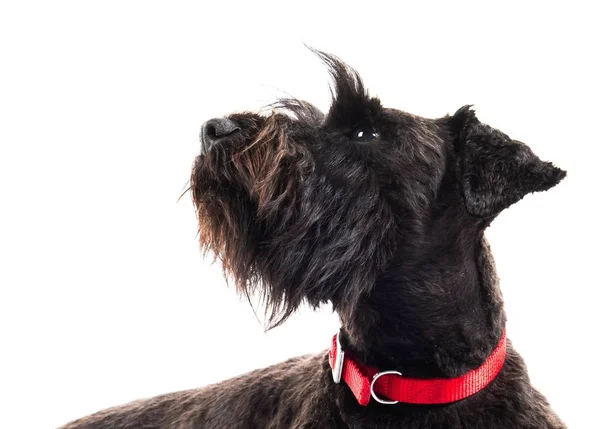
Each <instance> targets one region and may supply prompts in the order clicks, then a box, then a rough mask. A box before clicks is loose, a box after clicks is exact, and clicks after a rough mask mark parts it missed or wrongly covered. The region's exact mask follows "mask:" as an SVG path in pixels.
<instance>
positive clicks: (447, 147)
mask: <svg viewBox="0 0 600 429" xmlns="http://www.w3.org/2000/svg"><path fill="white" fill-rule="evenodd" d="M319 55H320V56H321V58H322V59H323V60H324V62H325V63H326V64H327V65H328V66H329V68H330V71H331V73H332V75H333V78H334V81H335V98H334V101H333V105H332V107H331V109H330V111H329V113H328V114H327V115H324V114H322V113H321V112H319V111H318V110H317V109H316V108H314V107H313V106H311V105H310V104H308V103H305V102H302V101H298V100H283V101H282V102H281V103H280V104H279V105H277V106H275V113H274V114H272V115H271V116H269V117H265V116H260V115H256V114H252V113H244V114H234V115H231V116H229V117H228V118H227V119H219V120H213V121H209V122H208V123H207V124H205V126H204V128H203V136H202V140H203V152H202V154H201V155H200V156H199V157H198V159H197V161H196V165H195V166H194V171H193V173H192V182H191V189H192V192H193V197H194V202H195V204H196V207H197V210H198V216H199V221H200V237H201V240H202V244H203V245H204V246H205V248H206V249H209V250H211V251H213V252H214V253H215V254H216V255H217V257H218V258H219V259H220V260H221V261H222V263H223V267H224V269H225V271H226V272H227V273H228V274H231V275H232V276H233V278H234V279H235V281H236V284H237V286H238V288H239V289H240V290H241V291H242V292H244V293H246V294H248V293H252V292H258V293H259V294H261V295H262V296H263V298H264V299H265V301H266V303H267V305H268V307H269V308H270V309H272V315H271V319H270V322H271V324H272V325H273V326H274V325H277V324H278V323H281V322H282V321H283V320H285V318H287V317H288V316H289V315H290V314H291V313H292V312H293V311H294V310H295V309H296V308H297V306H298V305H299V304H300V303H302V302H308V303H309V304H311V305H313V306H318V305H319V304H321V303H323V302H331V303H332V304H333V307H334V309H335V311H337V313H338V314H339V316H340V320H341V323H342V331H341V338H340V341H341V342H342V344H343V348H344V350H345V351H347V353H349V354H351V355H352V356H353V357H354V358H355V359H357V360H358V361H360V362H362V363H363V364H365V365H369V366H371V367H374V368H379V369H381V370H395V371H400V372H401V373H402V374H403V376H406V377H412V378H417V379H426V380H429V379H447V378H454V377H459V376H461V375H462V374H465V373H466V372H468V371H471V370H474V369H476V368H478V367H479V366H480V365H481V364H482V362H484V361H486V359H487V358H488V356H489V355H490V353H491V352H492V351H493V350H494V349H495V347H496V346H497V344H498V342H499V340H500V338H501V336H502V333H503V331H504V327H505V320H506V318H505V314H504V310H503V303H502V297H501V294H500V290H499V286H498V282H497V278H496V274H495V269H494V263H493V260H492V257H491V254H490V250H489V247H488V246H487V243H486V241H485V238H484V237H483V231H484V229H485V228H486V227H487V226H488V225H489V223H490V222H491V221H492V220H493V219H494V218H495V217H496V216H497V215H498V214H499V213H500V212H501V211H502V210H503V209H505V208H507V207H508V206H510V205H511V204H513V203H515V202H517V201H518V200H520V199H521V198H523V197H524V196H525V195H526V194H528V193H530V192H535V191H542V190H546V189H549V188H551V187H552V186H554V185H556V184H557V183H558V182H559V181H560V180H561V179H562V178H563V177H564V175H565V173H564V172H563V171H562V170H560V169H558V168H556V167H554V166H552V164H550V163H546V162H542V161H540V160H539V158H537V156H535V155H534V154H533V153H532V152H531V150H530V149H529V148H528V147H527V146H525V145H524V144H522V143H520V142H517V141H514V140H511V139H510V138H509V137H508V136H506V135H505V134H503V133H501V132H499V131H497V130H495V129H493V128H491V127H489V126H487V125H484V124H481V123H480V122H479V121H478V120H477V118H476V117H475V114H474V112H473V111H472V110H470V109H469V108H468V107H464V108H461V109H460V110H459V111H458V112H456V114H454V115H452V116H446V117H443V118H440V119H425V118H419V117H416V116H414V115H409V114H407V113H404V112H400V111H397V110H393V109H384V108H383V107H382V106H381V104H380V103H379V101H378V100H377V99H374V98H372V97H369V96H368V94H367V93H366V91H365V90H364V88H363V85H362V82H361V80H360V78H359V77H358V75H357V74H356V72H354V71H353V70H352V69H350V68H348V67H347V66H345V65H344V64H343V63H341V62H340V61H339V60H337V59H336V58H335V57H332V56H329V55H326V54H322V53H319ZM282 112H287V114H283V113H282ZM75 428H81V429H83V428H86V429H93V428H115V429H126V428H127V429H133V428H145V429H153V428H156V429H158V428H181V429H184V428H185V429H192V428H194V429H200V428H203V429H209V428H210V429H212V428H215V429H216V428H218V429H225V428H244V429H251V428H256V429H267V428H273V429H275V428H277V429H283V428H298V429H299V428H305V429H308V428H352V429H370V428H378V429H387V428H390V429H391V428H405V429H411V428H415V429H416V428H431V429H434V428H436V429H437V428H439V429H442V428H448V429H450V428H486V429H493V428H498V429H499V428H506V429H508V428H511V429H519V428H523V429H525V428H527V429H534V428H539V429H548V428H552V429H559V428H565V426H564V424H563V423H562V422H561V421H560V420H559V419H558V417H556V415H555V414H554V413H553V412H552V411H551V409H550V408H549V406H548V404H547V402H546V400H545V399H544V397H543V396H541V395H540V394H539V393H538V392H537V391H536V390H535V389H534V388H533V387H532V386H531V385H530V383H529V379H528V377H527V372H526V369H525V366H524V364H523V361H522V359H521V358H520V357H519V356H518V354H517V353H516V352H515V351H514V349H513V348H512V346H511V345H510V342H508V346H507V356H506V360H505V362H504V364H503V366H502V369H501V370H500V372H499V374H498V375H497V376H496V377H495V378H494V379H493V380H492V381H491V383H490V384H489V385H487V386H486V387H485V388H483V389H482V390H480V391H479V392H477V393H476V394H474V395H472V396H469V397H467V398H466V399H463V400H460V401H455V402H450V403H443V404H437V405H433V404H432V405H428V404H425V405H413V404H407V403H399V404H395V405H384V404H379V403H377V402H376V401H374V400H372V401H371V402H370V403H369V404H368V405H367V406H361V405H359V404H358V403H357V401H356V399H355V397H354V395H353V394H352V393H351V392H350V390H349V389H348V386H346V384H345V383H343V382H342V383H339V384H336V383H334V381H333V379H332V371H331V368H330V366H329V362H328V356H327V353H326V352H324V353H322V354H319V355H315V356H307V357H300V358H295V359H291V360H289V361H287V362H284V363H281V364H279V365H275V366H273V367H269V368H266V369H263V370H258V371H254V372H252V373H249V374H246V375H244V376H242V377H238V378H235V379H232V380H228V381H226V382H223V383H219V384H216V385H213V386H208V387H206V388H203V389H198V390H192V391H185V392H179V393H173V394H168V395H163V396H159V397H156V398H152V399H148V400H142V401H137V402H133V403H131V404H128V405H124V406H121V407H116V408H112V409H109V410H106V411H101V412H99V413H96V414H94V415H92V416H89V417H86V418H83V419H80V420H77V421H75V422H73V423H71V424H68V425H67V426H65V427H64V429H75Z"/></svg>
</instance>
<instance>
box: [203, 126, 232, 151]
mask: <svg viewBox="0 0 600 429" xmlns="http://www.w3.org/2000/svg"><path fill="white" fill-rule="evenodd" d="M239 129H240V128H239V127H238V126H237V125H236V123H235V122H233V121H232V120H230V119H227V118H214V119H211V120H209V121H206V122H205V123H204V125H202V132H201V133H200V140H201V143H202V151H203V152H206V151H207V150H208V149H210V147H211V146H212V145H214V144H215V143H217V142H218V141H219V140H221V139H223V138H225V137H227V136H229V135H231V134H233V133H234V132H236V131H237V130H239Z"/></svg>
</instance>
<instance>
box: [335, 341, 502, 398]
mask: <svg viewBox="0 0 600 429" xmlns="http://www.w3.org/2000/svg"><path fill="white" fill-rule="evenodd" d="M338 335H339V334H338ZM338 335H334V336H333V343H332V345H331V349H330V350H329V365H331V368H332V373H333V381H335V382H336V383H339V382H340V381H341V380H344V381H345V382H346V384H347V385H348V387H349V388H350V390H351V391H352V393H354V396H355V397H356V400H357V401H358V403H359V404H360V405H367V404H368V403H369V400H370V399H371V396H372V397H373V399H375V400H376V401H377V402H380V403H382V404H395V403H398V402H405V403H408V404H446V403H449V402H455V401H459V400H461V399H464V398H466V397H468V396H471V395H473V394H475V393H477V392H479V391H480V390H482V389H483V388H484V387H486V386H487V385H488V384H490V383H491V382H492V380H493V379H494V378H495V377H496V376H497V375H498V373H499V372H500V370H501V369H502V365H503V364H504V359H505V358H506V331H504V332H503V333H502V337H501V338H500V341H499V342H498V345H497V346H496V348H495V349H494V351H492V353H491V354H490V356H489V357H488V358H487V359H486V360H485V362H483V364H482V365H481V366H480V367H479V368H476V369H474V370H471V371H469V372H467V373H466V374H464V375H461V376H460V377H456V378H437V379H430V380H424V379H418V378H409V377H404V376H403V375H402V374H400V373H399V372H398V371H381V372H380V371H378V370H377V369H375V368H371V367H368V366H366V365H363V364H362V363H360V362H358V361H356V360H354V359H352V357H350V356H348V354H345V353H344V351H343V350H342V347H341V345H340V342H339V339H338ZM382 396H383V397H385V398H386V399H382V398H381V397H382Z"/></svg>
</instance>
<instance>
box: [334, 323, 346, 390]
mask: <svg viewBox="0 0 600 429" xmlns="http://www.w3.org/2000/svg"><path fill="white" fill-rule="evenodd" d="M341 333H342V330H341V329H340V330H339V331H338V333H337V335H336V336H335V361H334V363H333V368H332V371H331V374H332V375H333V382H334V383H336V384H339V383H340V381H342V372H343V370H344V350H342V344H341V343H340V335H341Z"/></svg>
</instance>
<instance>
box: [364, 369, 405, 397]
mask: <svg viewBox="0 0 600 429" xmlns="http://www.w3.org/2000/svg"><path fill="white" fill-rule="evenodd" d="M389 374H396V375H400V376H401V375H402V374H401V373H400V372H398V371H382V372H378V373H377V374H375V375H374V376H373V380H371V396H372V397H373V399H375V400H376V401H377V402H379V403H380V404H385V405H394V404H397V403H398V401H386V400H385V399H381V398H380V397H379V396H377V395H376V394H375V382H377V379H378V378H379V377H381V376H382V375H389Z"/></svg>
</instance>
